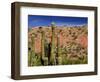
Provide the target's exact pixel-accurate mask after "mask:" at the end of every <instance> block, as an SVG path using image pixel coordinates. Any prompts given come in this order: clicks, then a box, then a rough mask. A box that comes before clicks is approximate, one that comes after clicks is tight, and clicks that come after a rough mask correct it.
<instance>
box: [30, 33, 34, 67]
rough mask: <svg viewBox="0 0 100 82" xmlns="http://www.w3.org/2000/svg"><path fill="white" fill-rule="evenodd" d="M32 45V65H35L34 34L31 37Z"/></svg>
mask: <svg viewBox="0 0 100 82" xmlns="http://www.w3.org/2000/svg"><path fill="white" fill-rule="evenodd" d="M31 41H32V45H31V54H30V66H32V65H33V58H34V57H35V35H34V34H32V37H31Z"/></svg>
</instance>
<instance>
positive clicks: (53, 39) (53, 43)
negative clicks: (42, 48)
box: [50, 23, 56, 65]
mask: <svg viewBox="0 0 100 82" xmlns="http://www.w3.org/2000/svg"><path fill="white" fill-rule="evenodd" d="M55 28H56V26H55V24H54V23H52V24H51V29H52V41H51V54H50V64H51V65H56V57H55V53H54V52H55Z"/></svg>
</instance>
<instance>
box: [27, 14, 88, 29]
mask: <svg viewBox="0 0 100 82" xmlns="http://www.w3.org/2000/svg"><path fill="white" fill-rule="evenodd" d="M52 22H55V24H56V25H57V26H64V25H67V26H68V25H70V26H75V25H85V24H87V23H88V18H87V17H67V16H44V15H28V27H29V28H32V27H35V26H50V25H51V23H52Z"/></svg>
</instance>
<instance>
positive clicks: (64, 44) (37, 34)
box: [28, 23, 88, 66]
mask: <svg viewBox="0 0 100 82" xmlns="http://www.w3.org/2000/svg"><path fill="white" fill-rule="evenodd" d="M87 38H88V29H87V25H82V26H56V24H55V23H52V24H51V26H39V27H33V28H30V29H29V30H28V66H48V65H72V64H87V63H88V57H87V56H88V53H87V51H88V50H87V46H88V41H87V40H88V39H87Z"/></svg>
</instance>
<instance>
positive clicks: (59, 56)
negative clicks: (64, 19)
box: [57, 33, 62, 65]
mask: <svg viewBox="0 0 100 82" xmlns="http://www.w3.org/2000/svg"><path fill="white" fill-rule="evenodd" d="M57 52H58V54H57V55H58V56H57V62H58V65H61V64H62V55H61V48H60V33H59V34H58V35H57Z"/></svg>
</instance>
